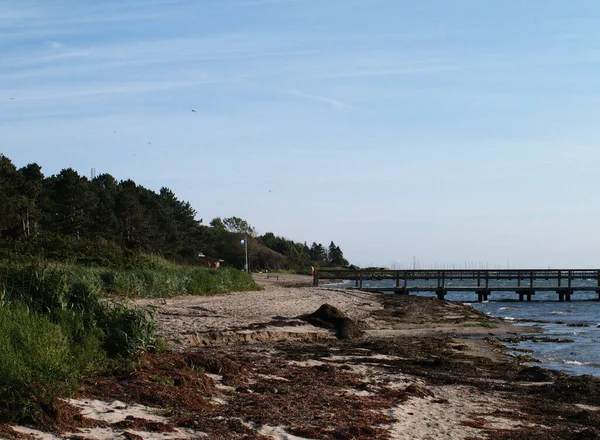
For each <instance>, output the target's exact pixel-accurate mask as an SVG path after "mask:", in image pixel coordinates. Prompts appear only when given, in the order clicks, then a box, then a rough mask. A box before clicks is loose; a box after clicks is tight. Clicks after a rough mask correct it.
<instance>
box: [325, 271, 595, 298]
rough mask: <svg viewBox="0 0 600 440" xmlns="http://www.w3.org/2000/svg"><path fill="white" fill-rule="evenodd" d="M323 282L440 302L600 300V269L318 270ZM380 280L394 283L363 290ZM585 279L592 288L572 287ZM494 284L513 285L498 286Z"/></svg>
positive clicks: (588, 286)
mask: <svg viewBox="0 0 600 440" xmlns="http://www.w3.org/2000/svg"><path fill="white" fill-rule="evenodd" d="M321 280H344V281H355V285H356V288H358V289H361V290H364V291H370V292H393V293H397V294H410V293H413V292H434V293H435V294H436V295H437V297H438V298H440V299H444V298H445V297H446V295H447V294H449V293H453V292H474V293H475V294H477V300H478V301H487V300H488V297H489V295H490V294H491V293H492V292H515V293H516V294H517V295H518V296H519V300H520V301H524V300H525V299H527V300H528V301H531V299H532V296H533V295H535V293H536V292H556V294H557V297H558V300H559V301H570V300H571V296H572V295H573V294H574V293H575V292H583V291H585V292H595V293H596V294H597V295H598V299H599V300H600V269H504V270H503V269H499V270H370V269H368V270H332V269H320V270H316V271H315V273H314V276H313V284H314V285H315V286H318V285H319V283H320V281H321ZM378 280H394V281H395V283H394V285H393V286H377V287H363V282H364V281H378ZM582 280H583V281H586V283H590V284H593V285H587V286H582V285H573V282H574V281H582ZM495 281H496V282H498V281H500V282H505V283H506V282H514V284H512V283H511V284H510V285H502V286H495V285H493V284H494V282H495ZM424 282H427V283H424ZM540 282H546V283H545V284H540ZM547 282H550V283H551V284H550V285H548V283H547ZM426 284H430V285H426ZM450 284H451V285H450ZM475 284H476V285H475Z"/></svg>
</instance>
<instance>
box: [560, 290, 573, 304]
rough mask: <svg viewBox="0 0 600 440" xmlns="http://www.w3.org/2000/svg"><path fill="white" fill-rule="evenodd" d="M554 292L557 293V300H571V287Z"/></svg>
mask: <svg viewBox="0 0 600 440" xmlns="http://www.w3.org/2000/svg"><path fill="white" fill-rule="evenodd" d="M556 293H558V300H559V301H560V302H563V301H571V295H573V289H568V288H567V289H559V290H558V291H557V292H556Z"/></svg>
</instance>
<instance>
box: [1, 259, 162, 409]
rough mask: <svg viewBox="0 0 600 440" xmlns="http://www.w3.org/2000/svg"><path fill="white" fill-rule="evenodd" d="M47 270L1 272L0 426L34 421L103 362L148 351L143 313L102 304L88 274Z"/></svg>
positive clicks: (149, 328)
mask: <svg viewBox="0 0 600 440" xmlns="http://www.w3.org/2000/svg"><path fill="white" fill-rule="evenodd" d="M75 273H77V272H75V271H73V270H72V269H70V268H66V267H65V268H63V267H59V266H56V265H54V266H52V265H39V264H35V265H34V264H32V265H20V264H6V265H4V266H2V269H1V271H0V401H2V402H4V404H3V405H0V418H1V419H23V418H31V417H35V416H37V415H38V414H39V412H40V411H42V410H48V409H49V408H51V407H52V404H53V402H54V400H55V399H56V398H57V397H62V396H68V395H69V394H70V393H71V392H72V391H74V390H75V389H76V386H77V381H78V379H79V378H80V377H81V376H82V375H83V374H85V373H87V372H90V371H92V370H94V369H95V368H97V367H98V366H99V365H100V364H101V361H102V360H103V359H106V358H108V357H112V358H119V357H126V356H130V355H133V354H136V353H138V352H141V351H148V350H153V349H154V347H155V344H156V337H155V325H154V322H153V321H152V319H151V317H150V316H148V314H147V313H145V312H143V311H140V310H135V309H129V308H127V307H125V306H124V305H122V304H119V303H116V302H109V301H107V300H106V299H103V298H102V295H101V289H100V285H99V284H98V283H97V282H96V280H95V279H94V278H93V277H90V276H89V274H86V273H81V274H78V275H77V276H74V274H75Z"/></svg>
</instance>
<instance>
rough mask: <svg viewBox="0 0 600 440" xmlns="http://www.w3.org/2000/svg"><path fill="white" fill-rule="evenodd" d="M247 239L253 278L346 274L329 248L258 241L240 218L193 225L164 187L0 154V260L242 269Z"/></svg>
mask: <svg viewBox="0 0 600 440" xmlns="http://www.w3.org/2000/svg"><path fill="white" fill-rule="evenodd" d="M242 238H247V239H248V257H249V262H250V268H251V269H252V270H279V269H290V270H307V269H310V266H347V265H348V261H347V260H346V259H345V258H344V254H343V252H342V250H341V249H340V247H339V246H337V245H336V244H335V243H334V242H333V241H332V242H331V243H330V244H329V246H328V247H325V246H324V245H323V244H321V243H316V242H313V243H312V245H310V246H309V245H308V244H307V243H306V242H304V243H298V242H294V241H293V240H289V239H287V238H283V237H279V236H276V235H275V234H274V233H272V232H267V233H266V234H264V235H259V234H257V232H256V230H255V229H254V227H252V226H251V225H249V224H248V222H246V221H245V220H243V219H241V218H239V217H229V218H215V219H213V220H212V221H211V222H210V223H209V224H208V225H205V224H203V221H202V220H201V219H200V220H199V219H197V212H196V211H195V210H194V208H193V207H192V206H191V205H190V203H189V202H186V201H181V200H179V199H178V198H177V197H176V196H175V194H174V193H173V191H171V190H170V189H168V188H166V187H163V188H161V189H160V191H158V192H155V191H152V190H150V189H147V188H144V187H143V186H141V185H138V184H136V183H135V182H134V181H132V180H117V179H115V178H114V177H113V176H111V175H110V174H100V175H99V176H97V177H95V178H93V179H88V178H87V177H85V176H81V175H79V174H78V173H77V171H75V170H73V169H71V168H66V169H63V170H62V171H61V172H60V173H58V174H56V175H52V176H48V177H46V176H44V174H43V172H42V168H41V167H40V166H39V165H38V164H36V163H32V164H28V165H26V166H24V167H22V168H17V167H16V166H15V165H14V164H13V163H12V161H11V160H10V159H9V158H8V157H6V156H4V155H2V154H0V252H2V253H4V254H7V255H8V254H11V255H13V254H19V255H24V256H40V257H44V258H50V259H58V260H77V261H79V262H83V263H89V264H100V265H113V266H115V265H124V264H125V265H126V264H134V263H135V262H139V260H140V258H142V256H143V255H144V254H157V255H161V256H163V257H165V258H168V259H170V260H172V261H175V262H179V263H186V264H194V263H197V261H198V255H199V254H200V253H201V252H202V253H203V254H204V255H207V256H211V257H215V258H220V259H223V260H225V264H228V265H231V266H234V267H239V268H241V267H243V265H244V262H245V253H244V250H243V248H242V247H241V246H240V240H241V239H242Z"/></svg>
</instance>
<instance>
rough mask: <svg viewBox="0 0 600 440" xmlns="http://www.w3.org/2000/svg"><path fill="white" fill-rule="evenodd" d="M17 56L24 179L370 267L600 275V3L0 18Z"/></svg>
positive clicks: (16, 107)
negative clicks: (172, 200) (65, 178)
mask: <svg viewBox="0 0 600 440" xmlns="http://www.w3.org/2000/svg"><path fill="white" fill-rule="evenodd" d="M0 53H1V57H0V152H2V153H4V154H5V155H7V156H8V157H10V158H11V159H12V160H13V161H14V162H15V163H16V165H17V166H23V165H25V164H27V163H29V162H37V163H39V164H40V165H42V166H43V169H44V172H45V173H46V174H47V175H50V174H54V173H57V172H59V171H60V169H62V168H65V167H73V168H75V169H76V170H78V171H79V172H80V173H81V174H85V175H89V173H90V169H91V168H92V167H94V168H96V169H97V171H98V173H104V172H106V173H110V174H112V175H113V176H115V177H116V178H119V179H125V178H132V179H133V180H135V181H136V182H138V183H140V184H142V185H144V186H146V187H149V188H151V189H155V190H157V189H159V188H160V187H161V186H167V187H169V188H171V189H172V190H173V191H175V193H176V194H177V195H178V196H179V197H180V198H181V199H184V200H189V201H190V202H191V203H192V205H193V206H194V207H195V209H196V210H197V211H198V214H199V217H202V218H204V220H205V223H206V222H208V221H209V220H210V219H211V218H213V217H216V216H222V217H228V216H232V215H236V216H239V217H243V218H244V219H246V220H248V221H249V222H250V223H251V224H253V225H254V226H255V227H256V228H257V229H258V231H259V232H260V233H264V232H268V231H273V232H275V233H277V234H280V235H283V236H286V237H288V238H291V239H294V240H298V241H304V240H307V241H309V242H312V241H321V242H323V243H324V244H328V243H329V241H330V240H334V241H335V242H336V243H337V244H338V245H340V246H341V248H342V249H343V250H344V251H345V254H346V257H348V259H350V260H351V261H353V262H355V263H358V264H361V265H370V264H372V265H386V266H390V265H393V264H396V265H401V264H403V265H404V266H406V265H411V264H412V262H413V257H414V258H415V259H416V260H417V261H418V262H419V263H420V265H421V266H422V267H425V266H429V265H438V266H442V265H446V266H452V265H455V266H456V267H458V266H460V265H462V266H464V265H465V262H466V264H467V265H473V264H477V263H479V262H482V263H483V264H487V265H490V266H493V267H496V266H498V265H501V266H505V265H506V264H510V265H511V266H512V267H514V266H537V267H548V266H553V267H556V266H563V267H567V266H571V267H575V266H582V267H600V252H599V251H598V249H600V234H599V233H598V232H597V231H598V230H599V224H600V202H599V200H598V194H599V189H600V176H599V174H600V143H599V141H600V131H599V129H598V127H599V126H600V124H599V123H598V119H599V116H600V68H599V67H600V3H598V2H597V1H591V0H590V1H585V0H576V1H571V2H566V1H564V0H528V1H520V0H519V1H518V0H507V1H502V2H499V1H486V0H451V1H450V0H448V1H445V0H430V1H403V0H368V1H367V0H193V1H191V0H189V1H186V0H132V1H128V2H123V1H112V0H105V1H94V2H83V1H75V0H0ZM192 109H193V110H195V112H192ZM507 262H508V263H507Z"/></svg>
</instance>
